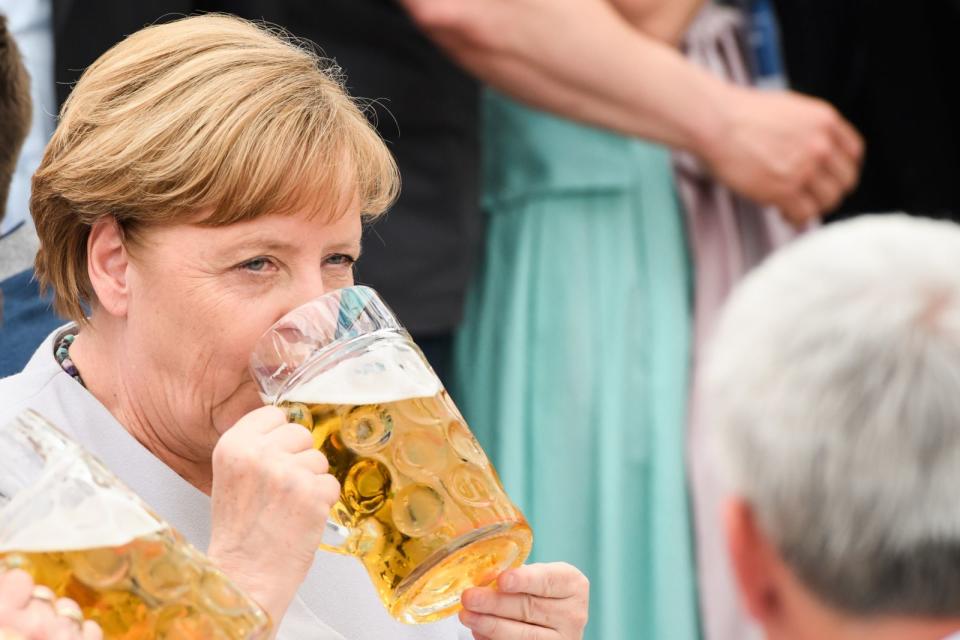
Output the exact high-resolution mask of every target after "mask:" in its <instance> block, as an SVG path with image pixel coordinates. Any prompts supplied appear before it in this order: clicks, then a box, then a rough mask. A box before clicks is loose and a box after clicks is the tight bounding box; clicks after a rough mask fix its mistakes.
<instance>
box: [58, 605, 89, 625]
mask: <svg viewBox="0 0 960 640" xmlns="http://www.w3.org/2000/svg"><path fill="white" fill-rule="evenodd" d="M55 609H56V612H57V615H58V616H60V617H61V618H66V619H68V620H72V621H73V622H75V623H77V627H80V628H82V627H83V612H82V611H80V609H77V608H76V607H74V606H72V605H63V604H60V603H57V605H56V607H55Z"/></svg>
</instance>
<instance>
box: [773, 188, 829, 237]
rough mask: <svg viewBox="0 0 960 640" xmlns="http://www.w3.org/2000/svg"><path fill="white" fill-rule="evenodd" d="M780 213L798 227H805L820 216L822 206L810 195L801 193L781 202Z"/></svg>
mask: <svg viewBox="0 0 960 640" xmlns="http://www.w3.org/2000/svg"><path fill="white" fill-rule="evenodd" d="M780 213H781V214H782V215H783V217H784V218H786V219H787V221H788V222H789V223H790V224H792V225H793V226H794V227H795V228H796V229H803V228H804V227H805V226H806V225H807V224H808V223H809V222H810V221H811V220H814V219H815V218H817V217H818V216H819V214H820V207H819V205H818V204H817V201H816V200H814V199H813V198H812V197H811V196H810V195H808V194H806V193H799V194H796V195H794V196H792V197H791V198H789V199H788V200H786V201H785V202H783V203H782V204H780Z"/></svg>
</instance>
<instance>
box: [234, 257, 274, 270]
mask: <svg viewBox="0 0 960 640" xmlns="http://www.w3.org/2000/svg"><path fill="white" fill-rule="evenodd" d="M271 266H273V265H272V263H271V262H270V259H269V258H254V259H253V260H247V261H246V262H244V263H241V264H240V265H239V268H240V269H243V270H244V271H252V272H254V273H260V272H263V271H266V270H267V269H268V268H269V267H271Z"/></svg>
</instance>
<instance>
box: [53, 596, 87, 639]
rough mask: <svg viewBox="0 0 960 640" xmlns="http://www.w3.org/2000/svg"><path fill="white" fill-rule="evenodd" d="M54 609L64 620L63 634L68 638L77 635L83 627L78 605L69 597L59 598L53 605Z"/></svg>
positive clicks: (81, 613) (81, 614)
mask: <svg viewBox="0 0 960 640" xmlns="http://www.w3.org/2000/svg"><path fill="white" fill-rule="evenodd" d="M53 609H54V611H56V612H57V615H58V616H60V617H61V618H63V620H64V634H65V637H66V638H68V640H70V639H73V638H76V637H78V636H79V634H80V632H81V631H82V629H83V612H82V611H81V610H80V605H78V604H77V603H76V602H74V601H73V600H71V599H70V598H60V599H59V600H57V601H56V602H55V603H54V605H53Z"/></svg>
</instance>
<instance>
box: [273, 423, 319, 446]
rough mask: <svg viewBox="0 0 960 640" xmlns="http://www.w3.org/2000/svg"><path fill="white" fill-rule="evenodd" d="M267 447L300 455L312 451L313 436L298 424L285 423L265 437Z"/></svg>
mask: <svg viewBox="0 0 960 640" xmlns="http://www.w3.org/2000/svg"><path fill="white" fill-rule="evenodd" d="M265 438H266V441H267V443H268V445H269V446H271V447H273V448H275V449H276V450H279V451H283V452H285V453H300V452H301V451H307V450H308V449H313V436H312V435H311V434H310V432H309V431H307V430H306V429H304V428H303V427H302V426H300V425H298V424H293V423H290V422H286V423H284V424H282V425H280V426H278V427H275V428H274V429H273V430H272V431H270V432H268V433H267V434H266V436H265Z"/></svg>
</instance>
